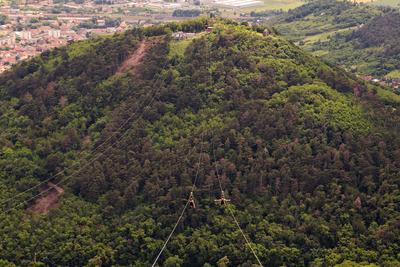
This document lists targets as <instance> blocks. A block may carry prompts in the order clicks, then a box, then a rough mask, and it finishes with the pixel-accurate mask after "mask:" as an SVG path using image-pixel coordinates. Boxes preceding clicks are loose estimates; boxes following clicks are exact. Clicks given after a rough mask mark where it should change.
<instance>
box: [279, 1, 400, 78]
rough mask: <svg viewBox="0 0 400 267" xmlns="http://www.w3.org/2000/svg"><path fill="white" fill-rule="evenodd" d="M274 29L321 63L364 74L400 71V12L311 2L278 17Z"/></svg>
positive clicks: (346, 4)
mask: <svg viewBox="0 0 400 267" xmlns="http://www.w3.org/2000/svg"><path fill="white" fill-rule="evenodd" d="M275 27H276V28H277V29H278V31H279V32H280V33H281V34H283V35H285V36H287V37H288V38H289V39H291V40H293V41H295V42H297V43H298V44H299V45H300V46H301V47H303V48H304V49H306V50H307V51H310V52H312V53H313V54H314V55H316V56H320V57H321V58H323V59H324V60H326V61H328V62H330V63H332V64H338V65H341V66H343V67H345V68H346V69H348V70H352V71H356V72H358V73H361V74H364V75H373V76H376V77H383V76H385V75H387V74H389V73H391V72H396V71H398V70H399V69H400V59H399V51H398V46H397V45H396V44H397V43H398V38H399V32H398V31H399V13H398V12H396V11H395V10H393V9H391V8H387V7H375V6H370V5H363V4H354V3H351V2H342V1H326V0H322V1H313V2H310V3H308V4H305V5H304V6H302V7H299V8H297V9H294V10H291V11H289V12H288V13H287V14H284V15H281V17H280V18H279V19H278V20H277V21H276V24H275Z"/></svg>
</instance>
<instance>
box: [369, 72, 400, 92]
mask: <svg viewBox="0 0 400 267" xmlns="http://www.w3.org/2000/svg"><path fill="white" fill-rule="evenodd" d="M361 78H362V79H363V80H364V81H368V82H374V83H378V84H380V85H382V86H388V87H391V88H392V89H393V90H394V91H398V92H400V78H395V79H389V80H388V79H386V80H380V79H378V78H374V77H373V76H370V75H368V76H363V77H361Z"/></svg>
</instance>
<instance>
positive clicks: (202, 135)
mask: <svg viewBox="0 0 400 267" xmlns="http://www.w3.org/2000/svg"><path fill="white" fill-rule="evenodd" d="M203 138H204V133H202V134H201V138H200V142H201V143H200V155H199V162H198V164H197V170H196V175H195V178H194V182H193V185H192V190H191V191H190V194H192V193H193V191H194V190H195V188H196V182H197V178H198V177H199V172H200V164H201V156H202V153H203ZM189 202H190V197H189V198H188V200H187V201H186V204H185V206H184V207H183V209H182V212H181V214H180V216H179V218H178V220H177V221H176V223H175V225H174V227H173V228H172V231H171V232H170V234H169V235H168V238H167V239H166V240H165V242H164V244H163V246H162V248H161V250H160V252H159V253H158V254H157V257H156V258H155V260H154V262H153V264H152V265H151V266H152V267H154V266H155V265H156V263H157V261H158V259H159V258H160V256H161V254H162V253H163V251H164V250H165V248H166V247H167V244H168V242H169V240H170V239H171V237H172V235H173V234H174V232H175V230H176V227H178V225H179V222H180V221H181V219H182V217H183V214H184V213H185V211H186V209H187V207H188V206H189Z"/></svg>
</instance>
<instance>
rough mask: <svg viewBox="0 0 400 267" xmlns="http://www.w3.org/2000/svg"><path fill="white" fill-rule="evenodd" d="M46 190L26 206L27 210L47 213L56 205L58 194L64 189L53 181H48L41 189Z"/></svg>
mask: <svg viewBox="0 0 400 267" xmlns="http://www.w3.org/2000/svg"><path fill="white" fill-rule="evenodd" d="M46 190H48V191H47V192H46V193H44V194H43V195H42V196H41V197H40V198H38V199H37V200H36V201H35V203H34V204H33V205H32V206H31V207H29V208H28V211H30V212H33V213H35V214H47V213H48V212H49V211H50V210H52V209H54V208H56V207H57V206H58V199H59V197H60V195H61V194H62V193H64V189H63V188H61V187H59V186H57V185H55V184H53V183H48V184H47V187H46V188H44V189H43V191H46ZM43 191H42V192H43Z"/></svg>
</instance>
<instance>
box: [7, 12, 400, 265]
mask: <svg viewBox="0 0 400 267" xmlns="http://www.w3.org/2000/svg"><path fill="white" fill-rule="evenodd" d="M174 32H175V33H177V32H179V34H172V33H174ZM396 97H397V98H396ZM399 127H400V100H399V97H398V96H396V95H395V94H393V93H391V92H390V91H386V90H385V89H384V88H382V87H379V86H376V85H374V84H370V83H366V82H364V81H362V80H359V79H358V78H357V77H355V76H354V75H352V74H349V73H347V72H345V71H343V70H342V69H339V68H336V67H332V66H329V65H328V64H326V63H324V62H322V61H320V60H319V59H317V58H315V57H313V56H311V55H310V54H308V53H307V52H304V51H303V50H301V49H300V48H299V47H297V46H296V45H294V44H292V43H291V42H289V41H287V40H286V39H285V38H283V37H281V36H279V35H275V34H266V32H264V28H262V27H250V26H247V25H246V24H238V23H236V22H233V21H229V20H222V19H213V20H211V19H205V18H199V19H197V20H190V21H186V22H181V23H171V24H167V25H158V26H153V27H149V28H137V29H132V30H130V31H127V32H125V33H123V34H116V35H113V36H105V37H99V38H96V39H90V40H87V41H82V42H76V43H74V44H72V45H69V46H67V47H61V48H57V49H54V50H52V51H48V52H45V53H43V54H41V55H40V56H39V57H35V58H33V59H31V60H29V61H25V62H22V63H20V64H18V65H17V66H15V67H14V68H13V69H12V70H10V71H8V72H6V73H4V74H2V75H0V128H1V131H0V144H1V146H0V203H1V208H0V266H30V265H35V266H151V265H152V263H153V262H154V260H155V259H157V255H158V253H159V252H160V250H161V248H162V247H163V246H164V242H165V241H166V240H167V241H169V242H168V243H165V246H164V247H165V250H164V251H163V252H162V253H161V254H160V255H161V256H160V258H159V259H158V262H157V264H158V265H155V266H243V267H244V266H257V265H256V264H257V262H258V261H257V259H256V257H255V256H254V255H257V257H258V258H259V260H260V262H261V263H262V264H263V265H264V266H378V265H379V266H388V267H389V266H399V264H400V258H399V255H400V248H399V246H398V244H399V243H400V227H398V226H399V220H400V209H399V205H398V204H399V194H400V192H399V183H400V180H399V179H400V178H399V173H400V162H399V159H400V151H399V147H400V136H399V134H398V133H399V130H400V128H399ZM49 181H50V182H51V183H48V182H49ZM193 184H194V185H195V186H194V187H193ZM221 189H222V190H223V191H224V192H225V193H224V194H225V196H226V198H228V199H230V202H229V204H228V205H226V206H224V205H220V204H219V203H220V202H221V201H220V202H216V201H215V200H218V199H220V198H221V196H222V193H221ZM191 192H192V193H193V195H192V197H193V199H192V200H193V201H194V202H189V199H190V198H189V196H190V193H191ZM220 200H221V199H220ZM193 206H196V208H194V207H193ZM232 215H233V217H234V218H233V217H232ZM178 218H179V220H178ZM243 235H244V236H245V238H244V237H243ZM246 240H247V241H248V242H249V243H250V245H249V244H248V243H247V241H246Z"/></svg>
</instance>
